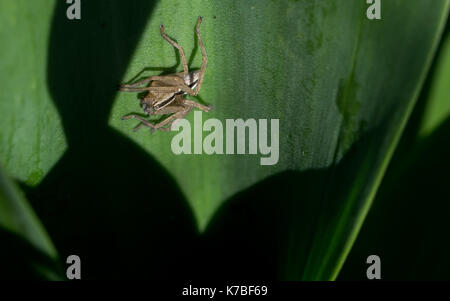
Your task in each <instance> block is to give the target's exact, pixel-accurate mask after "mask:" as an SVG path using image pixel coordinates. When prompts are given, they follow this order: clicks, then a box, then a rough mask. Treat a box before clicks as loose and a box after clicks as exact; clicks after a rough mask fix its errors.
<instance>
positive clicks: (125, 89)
mask: <svg viewBox="0 0 450 301" xmlns="http://www.w3.org/2000/svg"><path fill="white" fill-rule="evenodd" d="M179 90H180V88H179V87H175V86H169V87H144V88H133V87H131V88H128V87H123V88H120V91H122V92H142V91H153V92H163V93H164V92H166V93H167V92H173V93H175V92H178V91H179Z"/></svg>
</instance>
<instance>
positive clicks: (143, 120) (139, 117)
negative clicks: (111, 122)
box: [122, 114, 155, 132]
mask: <svg viewBox="0 0 450 301" xmlns="http://www.w3.org/2000/svg"><path fill="white" fill-rule="evenodd" d="M128 119H137V120H139V121H140V122H142V123H141V124H140V125H138V126H137V127H135V128H134V130H133V131H134V132H136V131H138V130H139V129H140V128H141V127H142V126H144V125H145V126H148V127H150V128H154V127H155V126H154V125H153V123H151V122H150V121H148V120H147V119H145V118H144V117H141V116H138V115H134V114H131V115H125V116H123V117H122V120H128Z"/></svg>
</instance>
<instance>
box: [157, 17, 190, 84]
mask: <svg viewBox="0 0 450 301" xmlns="http://www.w3.org/2000/svg"><path fill="white" fill-rule="evenodd" d="M160 29H161V36H162V37H163V38H164V40H166V41H167V42H169V44H170V45H172V46H173V47H175V48H177V49H178V51H179V52H180V57H181V61H182V63H183V76H186V75H187V74H188V72H189V70H188V65H187V62H186V55H185V54H184V50H183V47H181V46H180V45H178V44H177V43H175V41H174V40H172V39H171V38H169V37H168V36H167V35H166V32H165V28H164V25H162V24H161V26H160Z"/></svg>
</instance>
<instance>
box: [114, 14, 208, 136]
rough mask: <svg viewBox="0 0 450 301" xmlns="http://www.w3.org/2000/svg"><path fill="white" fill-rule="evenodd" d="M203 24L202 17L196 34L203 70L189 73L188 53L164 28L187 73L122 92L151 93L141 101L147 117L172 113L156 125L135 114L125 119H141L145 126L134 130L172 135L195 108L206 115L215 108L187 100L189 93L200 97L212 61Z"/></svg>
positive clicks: (155, 78) (150, 79) (125, 87)
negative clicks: (177, 122) (208, 63)
mask: <svg viewBox="0 0 450 301" xmlns="http://www.w3.org/2000/svg"><path fill="white" fill-rule="evenodd" d="M201 23H202V17H199V18H198V21H197V26H196V29H195V31H196V33H197V37H198V43H199V45H200V49H201V51H202V57H203V61H202V66H201V68H200V70H196V71H189V70H188V65H187V63H186V56H185V54H184V50H183V48H182V47H181V46H180V45H178V44H177V43H175V42H174V41H173V40H172V39H171V38H169V37H168V36H167V35H166V33H165V29H164V26H163V25H161V26H160V29H161V36H162V37H163V38H164V39H165V40H166V41H167V42H169V43H170V44H171V45H172V46H174V47H175V48H177V49H178V51H179V52H180V57H181V61H182V63H183V72H179V73H175V74H168V75H159V76H150V77H148V78H146V79H144V80H141V81H138V82H136V83H134V84H129V85H121V86H120V88H119V91H123V92H142V91H148V93H147V94H146V95H145V96H144V98H142V99H141V106H142V109H143V110H144V112H145V113H146V114H147V115H149V116H151V115H168V114H171V115H170V116H168V117H167V118H165V119H164V120H162V121H160V122H158V123H156V124H153V123H151V122H150V121H149V120H147V119H145V118H144V117H141V116H138V115H135V114H130V115H125V116H123V117H122V120H127V119H137V120H139V121H140V122H141V124H139V125H138V126H137V127H135V128H134V131H137V130H139V129H140V128H141V127H143V126H147V127H149V128H150V132H153V131H154V130H162V131H166V132H168V131H170V128H171V125H172V124H173V122H174V121H175V120H177V119H182V118H184V117H185V116H186V115H187V114H188V113H189V112H190V111H191V110H192V109H193V108H198V109H200V110H202V111H204V112H209V110H211V109H212V107H211V106H204V105H202V104H199V103H197V102H195V101H192V100H189V99H186V98H184V97H183V96H184V95H186V94H189V95H192V96H197V95H198V93H199V91H200V87H201V86H202V81H203V76H204V74H205V70H206V64H207V62H208V57H207V56H206V51H205V47H204V46H203V42H202V38H201V35H200V24H201ZM149 82H151V84H150V85H148V86H144V87H140V86H143V85H146V84H148V83H149Z"/></svg>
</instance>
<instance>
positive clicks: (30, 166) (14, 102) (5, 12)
mask: <svg viewBox="0 0 450 301" xmlns="http://www.w3.org/2000/svg"><path fill="white" fill-rule="evenodd" d="M54 4H55V1H47V0H38V1H26V0H18V1H8V0H3V1H0V20H1V21H0V41H2V47H1V49H0V56H1V58H2V59H1V60H0V70H1V72H0V81H1V82H2V89H0V112H2V116H3V117H2V118H0V160H1V162H2V164H3V166H4V167H5V170H6V171H7V172H8V173H10V174H11V175H13V176H14V177H15V178H17V179H19V180H21V181H22V182H25V183H27V184H28V185H36V184H38V183H39V182H40V181H41V180H42V179H43V177H44V176H45V175H46V173H47V172H48V171H49V170H50V169H51V168H52V166H53V165H54V164H55V163H56V162H57V161H58V159H59V158H60V157H61V155H62V154H63V153H64V151H65V149H66V141H65V137H64V134H63V130H62V127H61V121H60V118H59V115H58V113H57V111H56V109H55V107H54V105H53V103H52V100H51V97H50V95H49V92H48V88H47V83H46V78H47V76H46V72H47V48H48V42H49V33H50V25H51V22H50V20H51V17H52V11H53V7H54Z"/></svg>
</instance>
